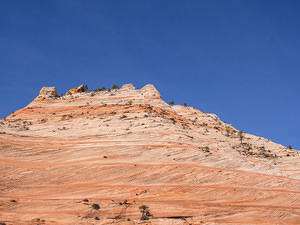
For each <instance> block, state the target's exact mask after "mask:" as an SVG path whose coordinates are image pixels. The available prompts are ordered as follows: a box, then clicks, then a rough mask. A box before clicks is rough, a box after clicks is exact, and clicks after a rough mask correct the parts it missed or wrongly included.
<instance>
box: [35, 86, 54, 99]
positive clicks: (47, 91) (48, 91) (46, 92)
mask: <svg viewBox="0 0 300 225" xmlns="http://www.w3.org/2000/svg"><path fill="white" fill-rule="evenodd" d="M57 96H58V94H57V90H56V88H55V87H42V89H41V90H40V93H39V97H44V98H55V97H57Z"/></svg>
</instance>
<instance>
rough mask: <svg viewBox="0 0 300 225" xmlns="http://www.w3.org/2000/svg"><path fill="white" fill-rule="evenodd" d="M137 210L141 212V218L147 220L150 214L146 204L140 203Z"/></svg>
mask: <svg viewBox="0 0 300 225" xmlns="http://www.w3.org/2000/svg"><path fill="white" fill-rule="evenodd" d="M139 210H140V212H141V213H142V216H141V220H149V216H152V215H151V213H150V211H149V207H148V206H146V205H141V206H140V207H139Z"/></svg>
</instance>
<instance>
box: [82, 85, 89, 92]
mask: <svg viewBox="0 0 300 225" xmlns="http://www.w3.org/2000/svg"><path fill="white" fill-rule="evenodd" d="M88 89H89V87H88V86H87V85H86V84H85V85H83V92H87V90H88Z"/></svg>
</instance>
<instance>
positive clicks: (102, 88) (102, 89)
mask: <svg viewBox="0 0 300 225" xmlns="http://www.w3.org/2000/svg"><path fill="white" fill-rule="evenodd" d="M105 90H106V87H104V86H102V87H101V88H97V89H96V90H95V92H99V91H105Z"/></svg>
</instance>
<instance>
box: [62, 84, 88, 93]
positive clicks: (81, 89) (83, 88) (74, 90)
mask: <svg viewBox="0 0 300 225" xmlns="http://www.w3.org/2000/svg"><path fill="white" fill-rule="evenodd" d="M86 89H87V87H86V86H85V85H80V86H78V87H76V88H71V89H70V90H68V91H67V92H66V94H75V93H81V92H86Z"/></svg>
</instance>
